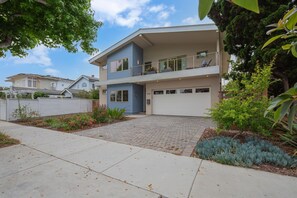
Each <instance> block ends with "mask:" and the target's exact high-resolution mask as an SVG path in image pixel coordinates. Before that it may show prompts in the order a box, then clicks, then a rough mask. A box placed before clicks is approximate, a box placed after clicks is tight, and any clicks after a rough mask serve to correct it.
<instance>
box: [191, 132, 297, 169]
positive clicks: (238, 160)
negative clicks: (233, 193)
mask: <svg viewBox="0 0 297 198" xmlns="http://www.w3.org/2000/svg"><path fill="white" fill-rule="evenodd" d="M195 151H196V153H197V154H198V155H199V157H201V158H202V159H209V160H214V161H216V162H219V163H222V164H229V165H235V166H245V167H251V166H252V165H261V164H271V165H274V166H279V167H290V168H292V167H297V158H296V157H292V156H290V155H288V154H287V153H285V152H284V151H283V150H281V149H280V148H279V147H277V146H275V145H273V144H271V143H270V142H268V141H265V140H260V139H257V138H247V139H246V141H245V143H243V144H241V143H240V142H239V140H236V139H232V138H229V137H222V136H219V137H215V138H212V139H209V140H203V141H201V142H198V143H197V145H196V147H195Z"/></svg>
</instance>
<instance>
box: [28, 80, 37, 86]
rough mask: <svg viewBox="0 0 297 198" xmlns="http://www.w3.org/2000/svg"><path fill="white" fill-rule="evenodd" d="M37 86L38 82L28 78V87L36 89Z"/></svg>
mask: <svg viewBox="0 0 297 198" xmlns="http://www.w3.org/2000/svg"><path fill="white" fill-rule="evenodd" d="M36 86H37V80H36V79H33V78H28V87H36Z"/></svg>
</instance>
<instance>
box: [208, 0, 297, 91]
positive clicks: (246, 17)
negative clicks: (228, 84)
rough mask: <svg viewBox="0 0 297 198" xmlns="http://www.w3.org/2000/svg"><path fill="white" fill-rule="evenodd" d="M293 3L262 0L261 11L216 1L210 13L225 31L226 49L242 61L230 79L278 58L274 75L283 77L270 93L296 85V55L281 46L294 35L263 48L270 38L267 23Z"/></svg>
mask: <svg viewBox="0 0 297 198" xmlns="http://www.w3.org/2000/svg"><path fill="white" fill-rule="evenodd" d="M246 2H249V1H246ZM292 4H293V3H292V1H291V0H284V1H280V0H261V1H259V9H260V14H256V13H254V12H250V11H247V10H245V9H242V8H241V7H238V6H235V5H233V4H231V3H229V2H227V1H226V0H218V1H217V2H215V3H214V4H213V6H212V8H211V11H210V13H209V14H208V16H209V18H211V19H212V20H213V21H214V22H215V24H216V25H217V26H218V28H219V30H220V31H222V32H225V38H224V50H225V51H226V52H228V53H229V54H230V55H235V56H236V57H237V58H238V59H239V64H237V65H236V67H234V68H233V69H232V71H231V72H230V74H229V75H228V76H227V77H228V78H229V79H240V78H241V74H242V73H251V72H252V71H253V70H254V68H255V65H257V63H258V64H259V65H260V67H263V66H264V65H266V64H269V63H270V62H271V60H273V59H274V58H275V65H274V68H273V70H272V75H273V78H275V79H280V81H278V82H277V83H274V84H273V85H272V86H271V87H270V90H269V91H270V95H275V96H276V95H278V94H280V93H282V92H283V91H284V90H286V89H288V88H289V87H292V86H293V85H294V83H295V82H296V76H297V67H296V65H297V59H296V58H294V57H293V56H291V55H290V54H288V53H286V51H284V50H282V49H281V48H280V47H279V46H283V45H286V44H288V43H291V42H294V38H288V40H287V41H286V40H283V39H277V40H276V41H275V42H273V43H272V44H270V45H269V46H267V47H266V48H265V49H263V50H262V46H263V45H264V43H265V41H266V40H267V35H266V30H267V26H268V25H269V24H271V23H274V22H275V21H278V20H279V19H280V18H282V16H283V13H284V12H285V11H287V10H288V9H289V8H290V7H291V6H292ZM243 24H244V25H243ZM271 36H272V37H273V36H276V33H275V32H272V35H271Z"/></svg>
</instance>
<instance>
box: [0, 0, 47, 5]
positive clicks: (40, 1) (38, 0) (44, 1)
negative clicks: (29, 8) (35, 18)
mask: <svg viewBox="0 0 297 198" xmlns="http://www.w3.org/2000/svg"><path fill="white" fill-rule="evenodd" d="M0 1H1V0H0ZM4 1H5V0H4ZM35 1H36V2H38V3H41V4H43V5H47V2H46V0H35Z"/></svg>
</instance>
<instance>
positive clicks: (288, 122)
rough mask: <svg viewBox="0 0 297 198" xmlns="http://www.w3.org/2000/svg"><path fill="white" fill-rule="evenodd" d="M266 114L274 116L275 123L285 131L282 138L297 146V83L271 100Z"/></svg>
mask: <svg viewBox="0 0 297 198" xmlns="http://www.w3.org/2000/svg"><path fill="white" fill-rule="evenodd" d="M269 112H272V116H270V115H269V114H268V113H269ZM265 116H266V117H268V118H270V117H272V118H271V119H272V120H273V122H274V124H275V125H277V126H278V127H280V128H281V129H282V130H283V131H285V134H281V139H282V140H284V141H285V142H286V143H288V144H290V145H292V146H294V147H295V148H297V83H296V84H295V85H294V87H292V88H291V89H289V90H288V91H286V92H285V93H282V94H281V95H279V96H277V97H276V98H274V99H273V100H272V101H271V102H270V105H269V107H268V108H267V110H266V112H265Z"/></svg>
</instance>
